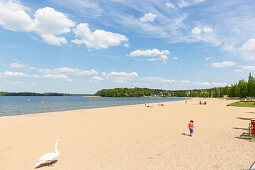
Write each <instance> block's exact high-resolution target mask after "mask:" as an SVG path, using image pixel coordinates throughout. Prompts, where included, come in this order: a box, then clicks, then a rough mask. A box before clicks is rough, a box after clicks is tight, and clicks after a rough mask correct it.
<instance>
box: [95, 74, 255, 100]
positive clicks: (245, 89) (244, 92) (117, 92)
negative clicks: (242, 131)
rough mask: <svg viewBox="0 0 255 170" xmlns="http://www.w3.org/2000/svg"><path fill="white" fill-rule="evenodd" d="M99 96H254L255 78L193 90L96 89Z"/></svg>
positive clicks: (250, 76)
mask: <svg viewBox="0 0 255 170" xmlns="http://www.w3.org/2000/svg"><path fill="white" fill-rule="evenodd" d="M95 95H96V96H101V97H147V96H151V97H224V96H228V97H239V98H245V97H248V96H250V97H255V78H254V77H253V76H252V75H251V73H250V74H249V77H248V81H245V80H240V81H239V82H238V83H236V84H231V86H226V87H215V88H210V89H194V90H174V91H172V90H161V89H149V88H139V87H135V88H114V89H102V90H100V91H97V92H96V94H95Z"/></svg>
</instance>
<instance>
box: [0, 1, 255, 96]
mask: <svg viewBox="0 0 255 170" xmlns="http://www.w3.org/2000/svg"><path fill="white" fill-rule="evenodd" d="M254 11H255V3H254V0H241V1H240V0H239V1H238V0H227V1H222V0H157V1H155V0H140V1H137V0H72V1H71V0H43V1H35V0H20V1H19V0H0V91H7V92H24V91H28V92H39V93H42V92H61V93H82V94H84V93H86V94H93V93H95V92H96V91H98V90H101V89H109V88H133V87H141V88H154V89H165V90H187V89H204V88H212V87H224V86H226V85H231V84H234V83H237V82H238V81H239V80H241V79H244V80H247V78H248V75H249V73H252V74H253V75H254V71H255V29H254V28H255V12H254Z"/></svg>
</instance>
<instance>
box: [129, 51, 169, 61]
mask: <svg viewBox="0 0 255 170" xmlns="http://www.w3.org/2000/svg"><path fill="white" fill-rule="evenodd" d="M168 54H170V52H169V51H168V50H163V51H160V50H158V49H155V48H154V49H152V50H150V49H149V50H135V51H133V52H131V53H129V56H131V57H135V56H145V57H153V58H150V59H148V61H157V60H160V61H166V60H167V59H168V57H167V56H166V55H168ZM155 56H158V57H155Z"/></svg>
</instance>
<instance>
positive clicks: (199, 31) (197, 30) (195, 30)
mask: <svg viewBox="0 0 255 170" xmlns="http://www.w3.org/2000/svg"><path fill="white" fill-rule="evenodd" d="M191 32H192V34H201V32H202V29H201V28H200V27H194V28H193V29H192V31H191Z"/></svg>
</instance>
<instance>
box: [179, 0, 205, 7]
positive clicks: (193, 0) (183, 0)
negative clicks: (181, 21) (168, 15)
mask: <svg viewBox="0 0 255 170" xmlns="http://www.w3.org/2000/svg"><path fill="white" fill-rule="evenodd" d="M204 1H205V0H179V1H178V2H177V6H178V7H179V8H186V7H188V6H192V5H196V4H199V3H201V2H204Z"/></svg>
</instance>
